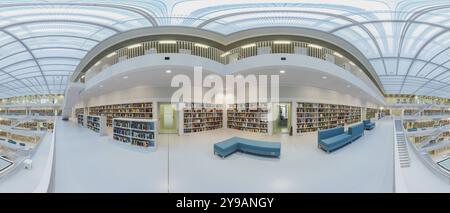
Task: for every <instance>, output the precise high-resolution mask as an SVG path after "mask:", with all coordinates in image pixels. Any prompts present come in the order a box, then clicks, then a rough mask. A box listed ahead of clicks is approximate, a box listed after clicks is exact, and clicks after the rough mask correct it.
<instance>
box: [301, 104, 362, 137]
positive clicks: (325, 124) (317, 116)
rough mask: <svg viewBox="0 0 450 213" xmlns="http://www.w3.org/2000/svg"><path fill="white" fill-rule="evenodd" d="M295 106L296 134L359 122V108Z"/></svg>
mask: <svg viewBox="0 0 450 213" xmlns="http://www.w3.org/2000/svg"><path fill="white" fill-rule="evenodd" d="M297 104H298V106H297V112H296V113H297V133H305V132H315V131H318V130H322V129H329V128H334V127H337V126H344V125H348V124H352V123H356V122H360V121H361V108H360V107H354V106H345V105H336V104H321V103H306V102H298V103H297Z"/></svg>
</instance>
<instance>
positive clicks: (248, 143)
mask: <svg viewBox="0 0 450 213" xmlns="http://www.w3.org/2000/svg"><path fill="white" fill-rule="evenodd" d="M237 151H241V152H245V153H251V154H256V155H264V156H273V157H280V152H281V143H279V142H263V141H257V140H250V139H245V138H240V137H232V138H230V139H227V140H224V141H222V142H219V143H216V144H214V154H216V155H219V156H221V157H222V158H224V157H226V156H228V155H230V154H233V153H234V152H237Z"/></svg>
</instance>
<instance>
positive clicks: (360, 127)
mask: <svg viewBox="0 0 450 213" xmlns="http://www.w3.org/2000/svg"><path fill="white" fill-rule="evenodd" d="M364 129H365V127H364V124H363V123H359V124H356V125H353V126H350V127H348V132H347V134H349V135H350V136H351V137H352V138H351V140H352V141H355V140H356V139H358V138H359V137H361V136H363V135H364Z"/></svg>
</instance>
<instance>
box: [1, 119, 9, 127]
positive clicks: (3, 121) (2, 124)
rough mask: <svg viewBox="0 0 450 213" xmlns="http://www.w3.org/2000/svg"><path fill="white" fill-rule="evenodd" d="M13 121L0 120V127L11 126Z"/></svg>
mask: <svg viewBox="0 0 450 213" xmlns="http://www.w3.org/2000/svg"><path fill="white" fill-rule="evenodd" d="M11 124H12V120H11V119H3V118H0V125H1V126H11Z"/></svg>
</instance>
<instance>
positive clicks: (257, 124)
mask: <svg viewBox="0 0 450 213" xmlns="http://www.w3.org/2000/svg"><path fill="white" fill-rule="evenodd" d="M268 113H269V108H268V105H267V104H263V103H245V104H230V105H228V109H227V127H228V128H230V129H237V130H241V131H247V132H256V133H267V134H269V121H268Z"/></svg>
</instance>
